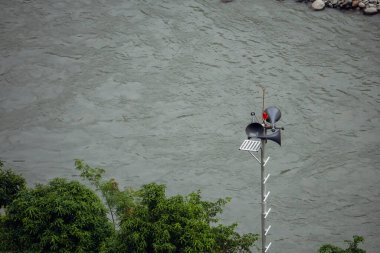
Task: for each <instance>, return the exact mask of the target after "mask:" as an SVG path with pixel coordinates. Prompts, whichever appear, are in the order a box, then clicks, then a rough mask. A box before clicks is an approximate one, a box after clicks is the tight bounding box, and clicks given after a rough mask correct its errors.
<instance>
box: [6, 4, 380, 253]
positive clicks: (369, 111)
mask: <svg viewBox="0 0 380 253" xmlns="http://www.w3.org/2000/svg"><path fill="white" fill-rule="evenodd" d="M0 21H1V22H0V31H1V40H0V57H1V61H0V85H1V87H0V88H1V90H0V159H1V160H5V161H6V162H7V163H8V165H10V166H12V167H15V168H16V169H17V171H19V172H21V173H23V174H24V175H25V176H26V178H27V179H28V182H29V183H31V184H33V183H36V182H47V180H49V179H51V178H53V177H57V176H60V177H62V176H63V177H68V178H77V177H76V176H75V175H77V172H76V171H75V170H74V164H73V159H75V158H81V159H84V160H85V161H87V162H89V163H90V164H91V165H94V166H102V167H105V168H107V169H108V170H107V176H109V177H116V178H117V179H118V180H119V181H120V182H121V183H122V185H125V186H133V187H137V186H140V185H142V184H144V183H148V182H151V181H156V182H160V183H166V184H167V185H168V192H169V193H170V194H175V193H189V192H190V191H194V190H197V189H201V190H202V192H203V195H204V196H205V198H207V199H216V198H218V197H225V196H230V197H232V204H230V205H229V206H228V207H227V208H226V211H225V213H224V215H223V220H224V222H227V223H231V222H234V221H236V222H239V223H240V226H239V230H240V231H241V232H255V233H259V232H260V202H259V197H260V196H259V191H260V182H259V177H260V174H259V165H258V164H257V163H255V161H254V160H253V159H252V158H251V157H250V156H249V154H247V153H244V152H239V151H238V147H239V146H240V143H241V141H242V140H244V138H245V133H244V128H245V126H246V124H247V123H249V122H250V115H249V114H250V112H251V111H256V112H260V110H261V89H260V88H259V85H262V86H264V87H266V90H267V96H266V101H265V103H266V105H277V106H278V107H279V108H280V109H281V111H282V116H283V118H282V120H281V123H282V125H283V126H285V128H286V130H285V131H284V132H283V138H282V141H283V145H282V147H279V146H277V145H276V144H275V143H270V144H269V145H268V152H269V153H270V155H271V157H272V158H271V160H270V161H269V163H268V166H267V168H268V170H269V172H270V173H271V174H272V177H271V178H270V180H269V183H268V185H269V190H270V191H271V196H270V200H269V205H270V206H271V207H272V210H273V211H272V212H271V215H270V217H269V224H271V225H272V229H271V234H270V237H269V238H270V240H271V241H272V242H273V244H272V246H273V247H272V248H271V252H273V253H284V252H292V253H298V252H299V253H305V252H316V251H317V249H318V248H319V247H320V246H321V245H322V244H323V243H334V244H337V245H339V246H343V240H345V239H350V238H351V237H352V235H354V234H359V235H363V236H364V237H365V238H366V243H365V244H364V248H365V249H367V250H368V252H369V253H376V252H378V248H380V243H379V242H380V187H379V183H380V171H379V163H380V158H379V155H380V151H379V150H380V140H379V139H380V137H379V136H380V135H379V133H380V132H379V130H380V126H379V124H380V120H379V114H380V107H379V105H380V90H379V85H380V81H379V80H380V51H379V45H380V30H379V27H380V16H379V15H377V16H373V17H365V16H362V15H361V14H359V13H356V12H350V11H347V12H339V11H336V10H325V11H323V12H313V11H311V10H310V9H309V8H308V7H307V5H305V4H301V3H296V2H293V1H274V0H273V1H272V0H255V1H252V0H251V1H249V0H236V1H235V2H232V3H228V4H222V3H220V2H219V1H218V0H211V1H201V0H198V1H175V0H171V1H165V0H159V1H158V0H151V1H146V0H145V1H143V0H124V1H121V0H114V1H105V0H104V1H88V0H76V1H68V0H60V1H42V0H30V1H26V0H25V1H16V0H3V1H1V2H0Z"/></svg>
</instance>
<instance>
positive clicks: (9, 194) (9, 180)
mask: <svg viewBox="0 0 380 253" xmlns="http://www.w3.org/2000/svg"><path fill="white" fill-rule="evenodd" d="M25 186H26V183H25V179H24V178H23V177H22V176H21V175H18V174H16V173H14V172H13V171H12V170H10V169H4V164H3V162H2V161H0V208H1V207H6V206H7V205H9V204H10V203H11V202H12V201H13V199H14V198H15V197H16V195H17V193H18V192H19V191H21V190H23V189H25Z"/></svg>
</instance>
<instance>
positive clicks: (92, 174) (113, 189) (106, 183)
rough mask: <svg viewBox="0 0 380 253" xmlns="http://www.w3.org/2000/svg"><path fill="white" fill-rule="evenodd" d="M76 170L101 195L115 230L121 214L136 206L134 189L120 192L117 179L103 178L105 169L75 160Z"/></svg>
mask: <svg viewBox="0 0 380 253" xmlns="http://www.w3.org/2000/svg"><path fill="white" fill-rule="evenodd" d="M75 168H76V169H77V170H78V171H79V172H80V176H81V177H82V178H83V179H86V180H88V181H89V182H90V183H91V184H92V185H93V186H94V187H95V189H96V190H97V191H99V192H100V193H101V195H102V197H103V200H104V202H105V204H106V206H107V208H108V212H109V214H110V216H111V219H112V223H113V225H114V228H116V225H117V217H118V216H121V212H124V211H125V210H128V209H129V208H131V207H132V206H133V205H134V203H133V197H132V196H133V191H132V189H125V190H123V191H122V190H120V189H119V184H118V183H117V182H116V180H115V179H113V178H111V179H109V180H105V179H104V178H103V176H104V173H105V170H104V169H102V168H97V167H95V168H94V167H91V166H89V165H88V164H87V163H85V162H83V161H82V160H78V159H77V160H75Z"/></svg>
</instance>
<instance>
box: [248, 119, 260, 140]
mask: <svg viewBox="0 0 380 253" xmlns="http://www.w3.org/2000/svg"><path fill="white" fill-rule="evenodd" d="M245 133H246V134H247V137H248V139H251V138H258V136H259V135H263V134H264V127H263V126H262V125H261V124H260V123H257V122H253V123H251V124H249V125H248V126H247V127H246V128H245Z"/></svg>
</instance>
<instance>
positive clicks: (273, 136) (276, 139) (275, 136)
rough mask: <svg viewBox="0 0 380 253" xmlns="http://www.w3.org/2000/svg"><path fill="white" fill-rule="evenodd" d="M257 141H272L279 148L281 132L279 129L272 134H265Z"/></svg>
mask: <svg viewBox="0 0 380 253" xmlns="http://www.w3.org/2000/svg"><path fill="white" fill-rule="evenodd" d="M257 138H259V139H266V140H271V141H274V142H276V143H277V144H278V145H280V146H281V130H280V129H277V130H276V131H274V132H273V133H272V134H269V135H268V134H267V135H265V136H259V137H257Z"/></svg>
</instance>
